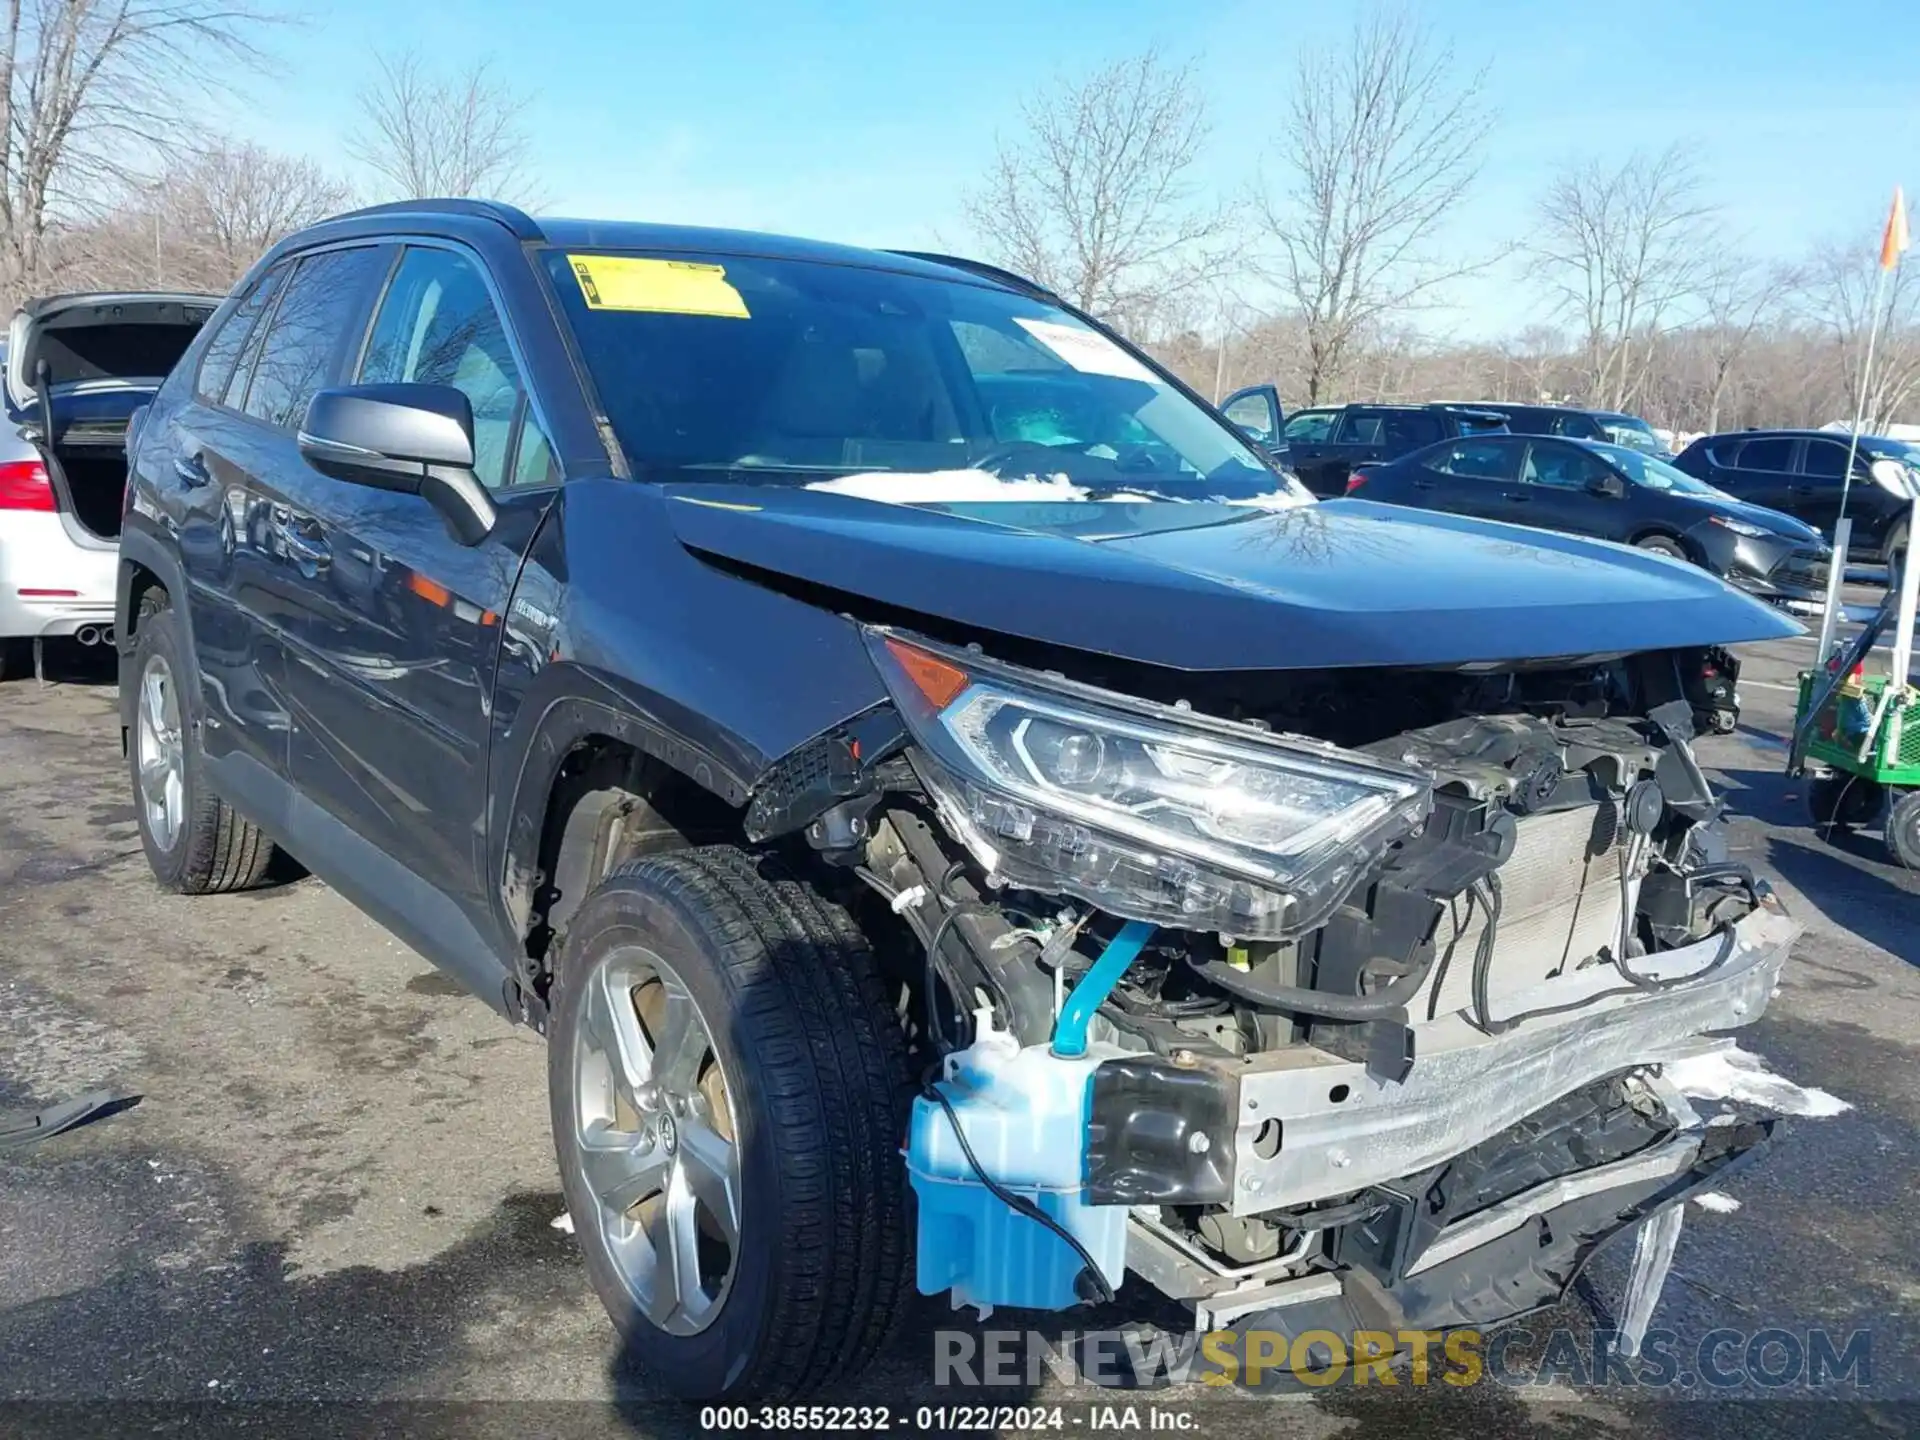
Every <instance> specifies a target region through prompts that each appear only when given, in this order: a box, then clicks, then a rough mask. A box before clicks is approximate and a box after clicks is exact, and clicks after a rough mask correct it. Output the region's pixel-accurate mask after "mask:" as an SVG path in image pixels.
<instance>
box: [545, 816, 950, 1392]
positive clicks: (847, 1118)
mask: <svg viewBox="0 0 1920 1440" xmlns="http://www.w3.org/2000/svg"><path fill="white" fill-rule="evenodd" d="M636 944H637V945H640V946H644V947H645V948H646V949H647V950H649V951H651V952H652V953H654V954H656V955H658V956H659V957H660V958H661V959H662V960H664V961H665V962H667V963H668V964H670V965H671V966H672V968H673V970H674V972H675V973H676V975H677V976H678V978H679V980H680V981H681V983H683V984H684V985H685V987H686V991H687V993H688V994H689V995H690V996H691V998H692V999H693V1001H694V1003H695V1005H696V1007H697V1008H698V1010H699V1011H700V1015H701V1019H702V1021H703V1023H704V1024H705V1025H706V1027H707V1030H708V1032H709V1034H710V1036H711V1039H712V1045H713V1052H714V1055H715V1057H716V1058H717V1059H718V1060H719V1062H720V1067H721V1070H722V1071H723V1073H724V1076H725V1084H726V1087H727V1091H728V1094H729V1103H730V1105H731V1107H732V1110H733V1112H734V1114H733V1125H734V1129H735V1135H734V1143H735V1145H736V1146H737V1147H738V1161H737V1163H738V1166H739V1171H740V1188H741V1202H740V1216H739V1237H738V1240H737V1243H736V1246H735V1248H734V1250H733V1253H732V1265H733V1270H732V1274H731V1280H730V1282H729V1288H728V1289H727V1290H726V1293H725V1296H724V1298H723V1299H721V1300H720V1301H719V1306H720V1308H719V1310H718V1313H717V1315H715V1316H714V1317H713V1318H712V1319H711V1320H710V1321H708V1322H707V1324H706V1328H704V1329H702V1330H700V1331H699V1332H698V1333H695V1334H691V1335H679V1334H671V1333H669V1332H668V1331H666V1330H664V1329H661V1328H659V1327H658V1326H656V1325H655V1324H654V1323H653V1321H652V1320H651V1319H649V1318H648V1317H647V1316H646V1315H645V1314H644V1313H642V1312H641V1311H640V1309H639V1308H638V1307H637V1306H636V1304H635V1302H634V1300H633V1297H632V1295H631V1294H630V1292H629V1291H628V1289H627V1287H626V1285H625V1284H624V1283H623V1281H622V1279H621V1272H620V1271H619V1269H618V1268H617V1266H616V1263H615V1261H614V1260H613V1259H612V1257H611V1252H610V1250H609V1247H608V1246H607V1244H606V1242H605V1240H604V1238H603V1237H602V1235H601V1232H600V1229H599V1226H598V1224H597V1223H593V1222H592V1221H591V1220H590V1218H589V1217H592V1216H594V1215H595V1213H596V1207H598V1206H599V1203H600V1202H599V1200H598V1198H597V1197H596V1196H595V1195H594V1194H593V1193H592V1191H591V1190H590V1189H589V1188H588V1186H587V1183H586V1181H585V1179H584V1176H583V1175H582V1174H581V1173H580V1169H579V1167H578V1165H577V1164H576V1159H575V1156H576V1152H575V1151H574V1149H573V1147H574V1145H575V1139H574V1135H575V1131H576V1129H577V1120H576V1117H577V1116H578V1114H579V1108H578V1107H579V1097H578V1095H577V1093H576V1092H577V1089H578V1073H577V1069H576V1064H575V1043H576V1036H577V1035H578V1033H579V1031H580V1029H581V1027H582V1025H583V1024H584V1023H585V1022H584V1020H583V1013H584V1009H585V1001H584V999H583V993H584V991H585V990H586V989H587V988H588V987H587V986H586V985H585V984H583V983H582V977H584V976H588V975H591V974H592V973H593V972H594V970H595V966H596V963H597V962H598V961H600V960H601V959H603V958H605V957H606V956H608V955H609V954H610V953H612V952H614V951H617V950H620V949H621V948H622V947H632V946H634V945H636ZM556 949H557V951H558V959H557V962H556V966H555V978H554V988H553V993H552V996H551V1000H552V1009H551V1023H550V1025H549V1035H548V1077H549V1086H548V1090H549V1096H550V1099H551V1102H552V1109H553V1117H552V1118H553V1130H554V1145H555V1150H556V1153H557V1155H558V1158H559V1162H560V1171H561V1180H562V1187H563V1189H564V1190H565V1193H566V1199H567V1208H568V1211H569V1213H570V1214H572V1215H573V1216H574V1217H575V1220H574V1232H575V1234H576V1236H577V1237H578V1238H579V1242H580V1246H581V1250H582V1253H583V1254H584V1256H585V1258H586V1266H587V1274H588V1277H589V1279H590V1280H591V1281H592V1284H593V1288H594V1290H595V1292H596V1293H597V1294H598V1295H599V1297H600V1300H601V1303H602V1304H603V1305H604V1306H605V1307H606V1310H607V1313H608V1314H609V1316H611V1317H612V1319H613V1321H614V1324H615V1326H616V1327H617V1328H618V1329H619V1331H620V1333H621V1335H622V1337H623V1339H624V1340H625V1342H626V1346H627V1350H628V1352H629V1353H630V1354H631V1355H632V1356H633V1357H634V1358H635V1359H637V1360H638V1361H640V1362H641V1364H643V1365H644V1366H645V1367H646V1368H647V1369H648V1370H649V1371H651V1372H652V1375H653V1376H654V1378H656V1379H657V1380H658V1381H659V1383H660V1384H662V1385H663V1386H665V1387H666V1388H667V1389H668V1390H670V1391H672V1392H673V1393H674V1394H676V1395H679V1396H681V1397H683V1398H685V1399H688V1400H717V1399H726V1400H730V1401H731V1400H742V1399H748V1398H753V1399H761V1398H771V1397H779V1396H784V1395H791V1394H797V1393H805V1392H808V1391H812V1390H816V1389H818V1388H819V1387H821V1386H823V1385H826V1384H829V1383H831V1382H833V1381H835V1380H837V1379H840V1378H842V1377H845V1376H847V1375H850V1374H852V1373H853V1372H855V1371H857V1370H859V1369H861V1368H862V1367H864V1366H865V1365H867V1364H868V1363H869V1362H870V1361H871V1360H872V1359H873V1358H874V1356H875V1355H876V1354H877V1353H878V1352H879V1350H880V1347H881V1345H882V1344H883V1343H884V1342H885V1341H886V1340H887V1338H888V1337H889V1336H890V1335H891V1334H893V1333H894V1331H895V1330H896V1329H897V1327H898V1325H899V1323H900V1321H901V1318H902V1315H903V1313H904V1309H905V1306H906V1303H907V1297H908V1293H909V1287H910V1283H911V1273H910V1271H911V1261H912V1256H913V1246H912V1228H911V1223H910V1220H909V1217H908V1208H907V1206H908V1197H907V1179H906V1171H905V1166H904V1164H903V1162H902V1160H901V1157H900V1153H899V1147H900V1143H901V1136H902V1135H903V1134H904V1133H905V1124H906V1113H907V1106H908V1103H909V1100H910V1096H911V1089H910V1086H909V1083H908V1074H907V1067H906V1055H905V1044H904V1041H903V1038H902V1036H901V1033H900V1028H899V1024H898V1022H897V1020H896V1018H895V1016H894V1014H893V1011H892V1009H891V1008H890V1007H889V1005H888V1004H887V1000H886V996H885V993H884V991H883V990H882V988H881V985H880V983H879V979H878V975H877V972H876V971H875V969H874V964H873V957H872V954H871V952H870V951H869V949H868V947H867V943H866V940H865V939H864V938H863V937H862V935H861V934H860V932H859V931H858V929H857V928H855V926H854V924H853V922H852V920H851V919H850V918H849V917H848V916H847V914H846V912H845V911H843V910H842V909H840V908H839V907H838V906H836V905H833V904H830V903H829V902H827V901H825V900H823V899H822V898H821V897H820V896H819V895H817V894H816V893H815V892H814V891H813V890H811V889H810V888H808V887H807V886H805V885H803V884H800V883H798V882H796V881H794V880H792V879H791V878H789V877H787V876H786V875H785V874H784V873H783V872H782V871H780V870H779V869H778V868H777V866H776V865H775V863H774V862H773V861H772V860H771V859H768V858H762V857H750V856H749V855H747V854H746V853H744V852H743V851H740V850H738V849H735V848H733V847H731V846H714V847H708V848H703V849H696V850H687V851H682V852H679V853H677V854H673V855H666V856H658V857H654V858H650V859H646V860H641V861H637V862H634V863H632V864H629V865H626V866H624V867H621V868H619V869H617V870H615V871H614V872H613V873H612V874H610V875H609V876H608V877H607V878H606V879H605V880H604V881H602V882H601V884H600V885H599V887H598V888H597V889H595V890H594V891H593V892H592V893H591V894H590V895H589V896H588V897H587V898H586V900H585V901H584V902H583V903H582V904H581V906H580V909H579V910H578V912H577V913H576V914H575V915H574V916H573V917H572V918H571V920H569V922H568V924H567V926H566V931H565V934H564V936H563V937H562V938H561V939H560V941H559V942H557V945H556Z"/></svg>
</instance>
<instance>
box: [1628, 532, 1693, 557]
mask: <svg viewBox="0 0 1920 1440" xmlns="http://www.w3.org/2000/svg"><path fill="white" fill-rule="evenodd" d="M1633 543H1634V545H1635V546H1636V547H1637V548H1639V549H1641V550H1650V551H1652V552H1653V553H1654V554H1655V555H1671V556H1672V557H1673V558H1674V559H1675V560H1687V561H1691V560H1692V558H1693V557H1692V556H1691V555H1689V554H1687V552H1686V550H1685V549H1684V548H1683V547H1682V546H1681V544H1680V542H1679V541H1678V540H1675V539H1673V538H1672V537H1671V536H1667V535H1643V536H1641V537H1640V538H1639V539H1638V540H1636V541H1634V542H1633Z"/></svg>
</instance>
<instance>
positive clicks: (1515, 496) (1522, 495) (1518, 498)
mask: <svg viewBox="0 0 1920 1440" xmlns="http://www.w3.org/2000/svg"><path fill="white" fill-rule="evenodd" d="M1501 498H1502V499H1506V500H1511V501H1513V503H1514V504H1516V505H1526V504H1530V503H1531V502H1532V500H1533V497H1532V496H1531V495H1529V494H1527V492H1526V491H1524V490H1508V491H1506V492H1504V494H1503V495H1502V497H1501Z"/></svg>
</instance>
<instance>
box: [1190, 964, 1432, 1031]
mask: <svg viewBox="0 0 1920 1440" xmlns="http://www.w3.org/2000/svg"><path fill="white" fill-rule="evenodd" d="M1187 964H1188V965H1190V966H1191V967H1192V968H1193V970H1194V972H1195V973H1196V974H1198V975H1199V976H1200V977H1201V978H1202V979H1204V980H1211V981H1212V982H1213V983H1214V984H1215V985H1218V986H1219V987H1220V988H1221V989H1222V990H1225V991H1227V992H1228V993H1229V994H1232V995H1238V996H1239V997H1240V998H1241V999H1242V1000H1248V1001H1251V1002H1252V1003H1253V1004H1255V1005H1259V1006H1262V1007H1264V1008H1266V1009H1269V1010H1284V1011H1286V1012H1288V1013H1289V1014H1293V1015H1312V1016H1314V1017H1315V1018H1316V1019H1320V1020H1386V1019H1389V1018H1392V1017H1393V1016H1395V1015H1397V1014H1398V1013H1399V1012H1400V1011H1402V1010H1404V1009H1406V1007H1407V1002H1408V1001H1409V1000H1411V999H1413V997H1414V996H1415V995H1417V994H1419V993H1420V987H1421V986H1422V985H1423V984H1425V983H1426V979H1427V975H1428V973H1429V972H1430V971H1432V969H1433V956H1432V955H1431V954H1429V955H1428V956H1427V959H1426V963H1424V964H1423V965H1421V966H1420V967H1419V969H1417V970H1411V971H1408V972H1407V973H1406V974H1405V975H1402V976H1401V977H1400V978H1399V979H1398V980H1396V981H1394V982H1393V983H1392V984H1391V985H1389V986H1387V988H1386V989H1384V990H1376V991H1374V992H1373V994H1371V995H1330V994H1328V993H1327V992H1326V991H1324V990H1307V989H1304V988H1303V987H1301V986H1299V985H1269V984H1267V983H1266V982H1265V981H1263V980H1256V979H1254V978H1253V977H1252V976H1251V975H1248V974H1247V973H1245V972H1244V971H1241V970H1236V969H1234V968H1233V966H1231V965H1229V964H1227V962H1226V961H1224V960H1201V959H1198V958H1196V957H1194V956H1192V955H1189V956H1188V957H1187Z"/></svg>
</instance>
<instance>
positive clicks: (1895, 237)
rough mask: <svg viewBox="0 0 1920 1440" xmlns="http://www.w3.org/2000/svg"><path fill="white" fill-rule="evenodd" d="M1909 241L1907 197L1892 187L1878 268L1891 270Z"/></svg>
mask: <svg viewBox="0 0 1920 1440" xmlns="http://www.w3.org/2000/svg"><path fill="white" fill-rule="evenodd" d="M1909 243H1910V240H1909V237H1908V235H1907V197H1906V196H1905V195H1903V194H1902V193H1901V192H1900V187H1899V186H1898V185H1896V186H1894V187H1893V209H1892V210H1890V211H1888V212H1887V233H1886V234H1885V235H1883V236H1881V237H1880V268H1881V269H1882V270H1891V269H1893V267H1894V266H1896V265H1898V264H1899V263H1900V255H1901V253H1902V252H1903V251H1904V250H1905V249H1906V248H1907V246H1908V244H1909Z"/></svg>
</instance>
